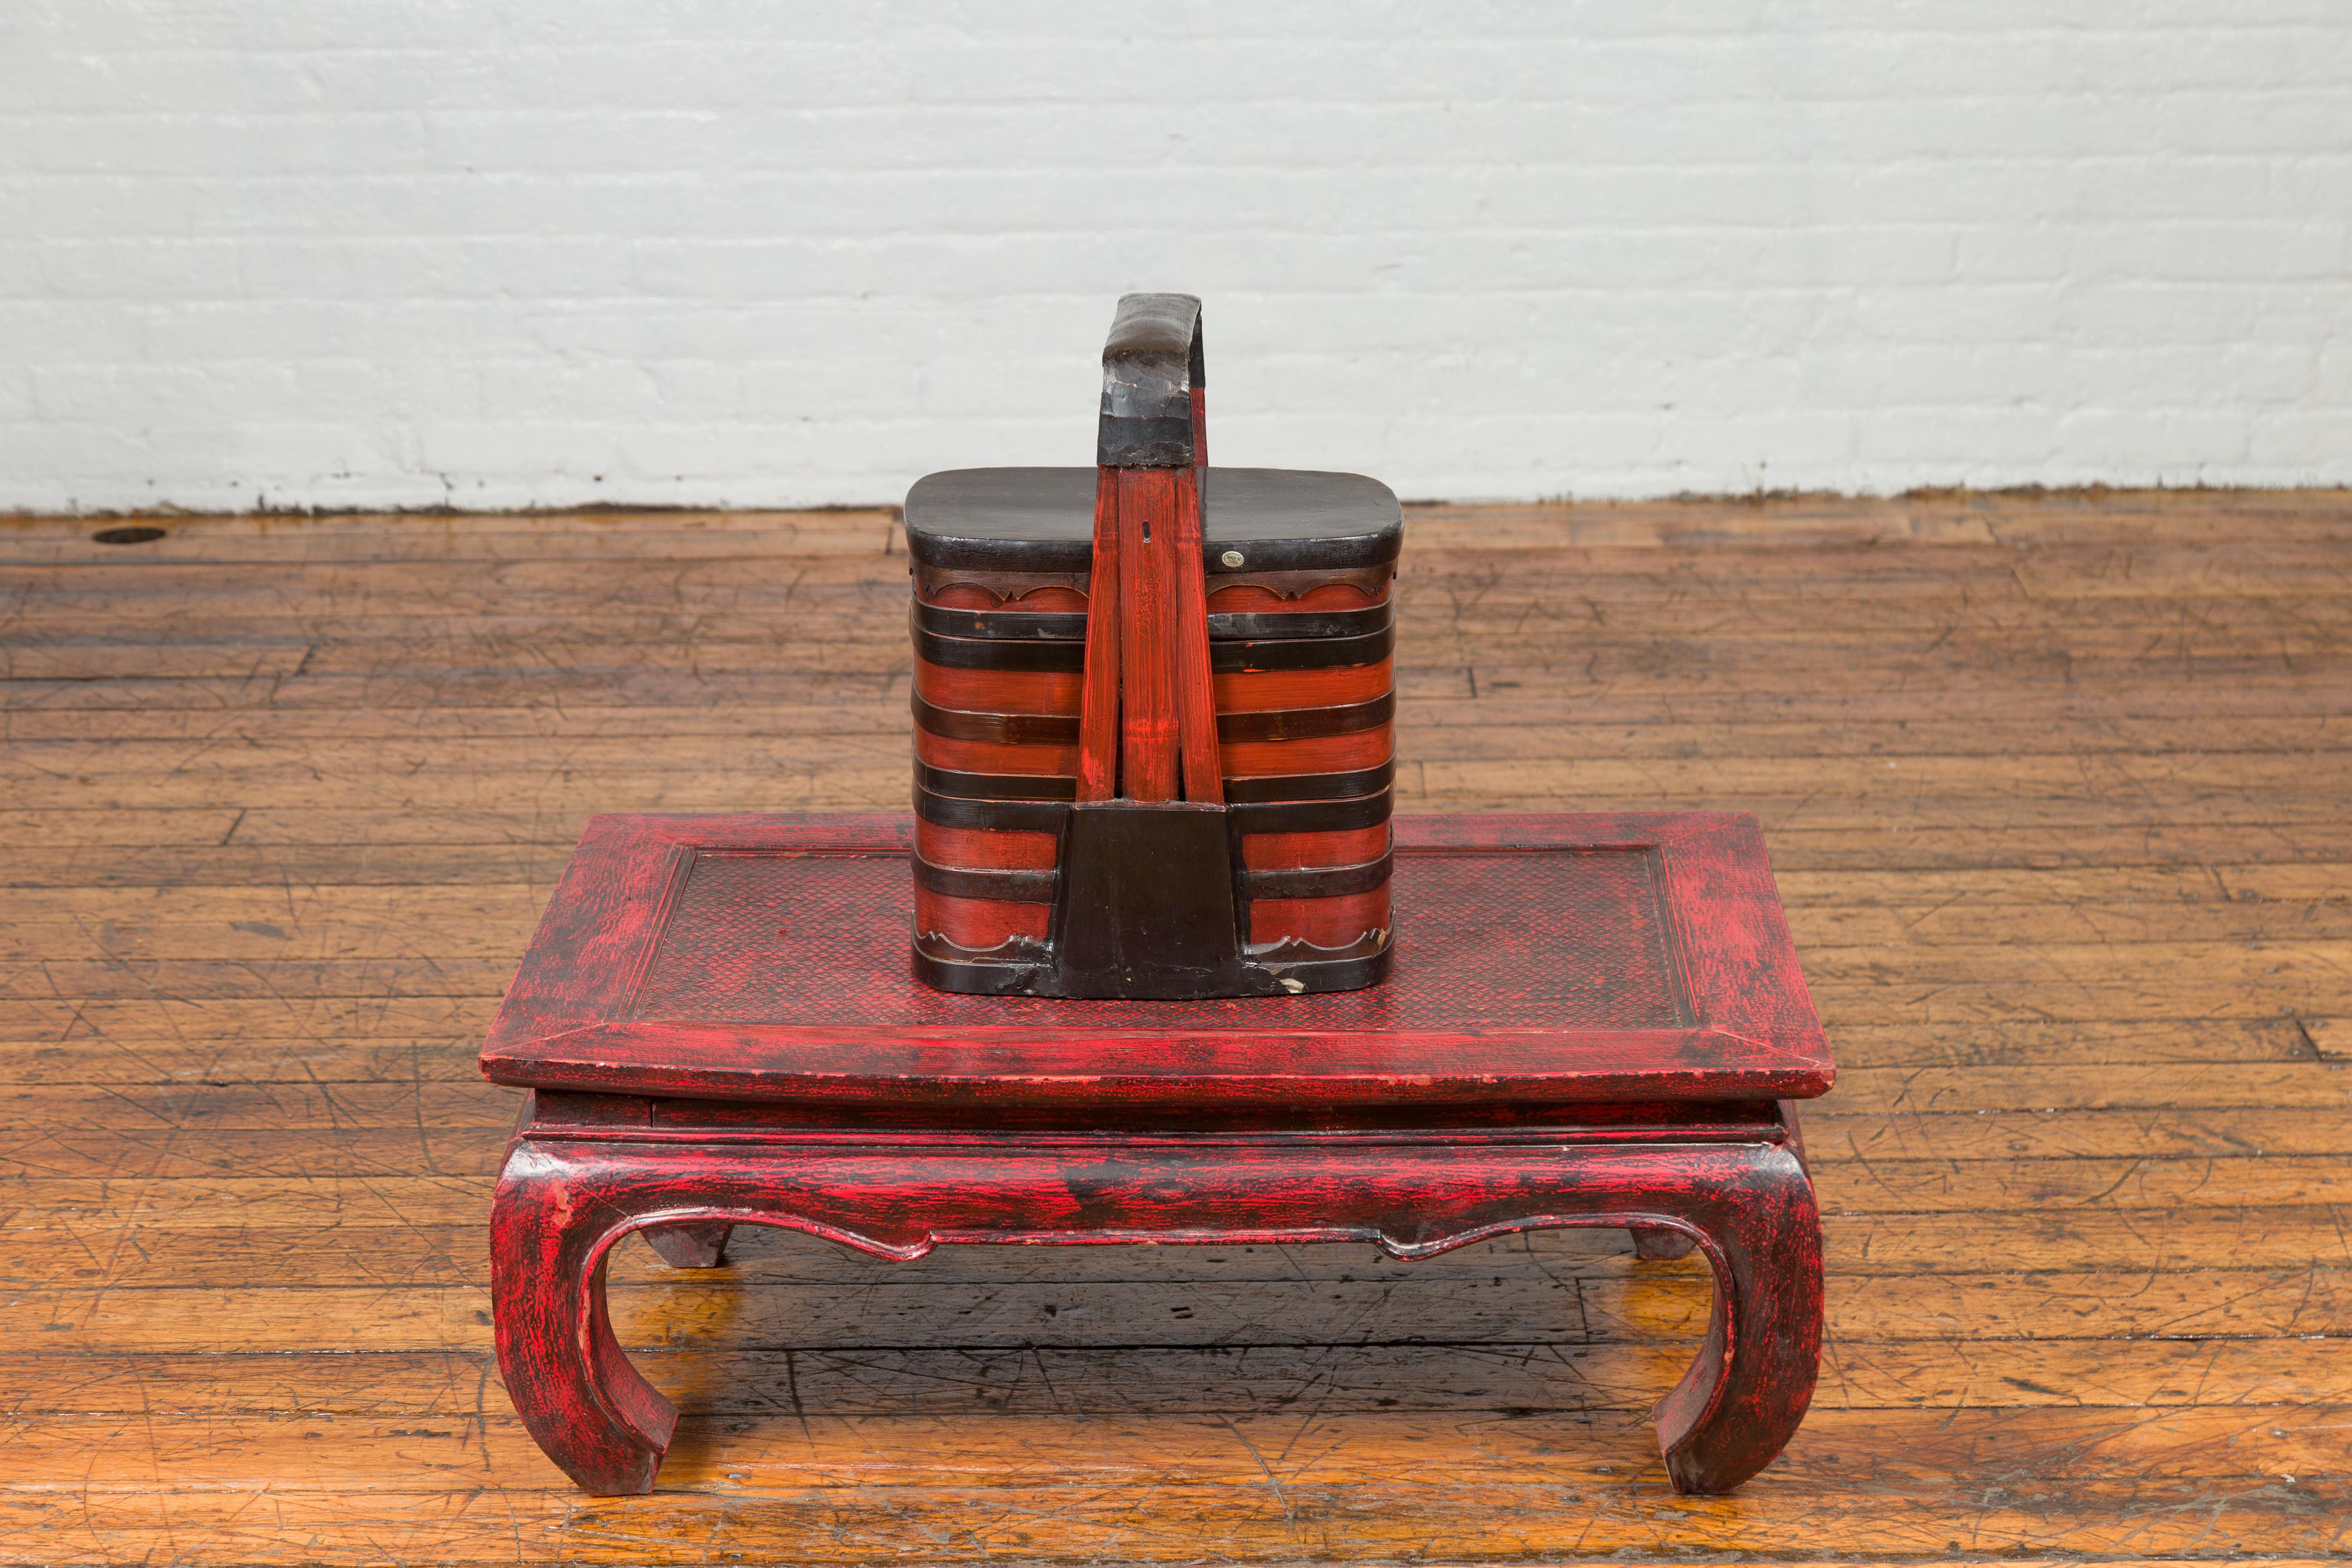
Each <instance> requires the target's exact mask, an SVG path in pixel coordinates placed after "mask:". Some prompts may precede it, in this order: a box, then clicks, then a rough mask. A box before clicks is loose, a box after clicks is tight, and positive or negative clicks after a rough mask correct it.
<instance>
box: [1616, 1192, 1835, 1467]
mask: <svg viewBox="0 0 2352 1568" xmlns="http://www.w3.org/2000/svg"><path fill="white" fill-rule="evenodd" d="M1681 1217H1683V1218H1685V1220H1687V1221H1688V1222H1689V1223H1690V1225H1691V1226H1692V1228H1693V1230H1694V1232H1695V1233H1696V1240H1697V1245H1698V1246H1699V1247H1701V1248H1702V1249H1704V1251H1705V1252H1706V1259H1707V1262H1708V1263H1709V1265H1711V1266H1712V1267H1713V1268H1714V1270H1715V1307H1714V1310H1713V1311H1712V1312H1711V1313H1710V1314H1709V1316H1708V1321H1707V1330H1706V1342H1705V1343H1704V1344H1703V1345H1702V1346H1701V1347H1700V1349H1699V1354H1698V1359H1697V1361H1696V1362H1695V1363H1693V1364H1692V1366H1691V1369H1690V1371H1688V1372H1686V1373H1684V1374H1683V1378H1682V1381H1681V1382H1680V1383H1678V1384H1675V1386H1674V1388H1673V1389H1672V1390H1671V1391H1669V1392H1668V1394H1666V1396H1665V1397H1664V1399H1661V1400H1660V1401H1658V1404H1657V1407H1656V1411H1655V1413H1654V1415H1655V1420H1656V1422H1657V1427H1658V1448H1659V1450H1660V1452H1662V1453H1663V1454H1664V1456H1665V1460H1666V1473H1667V1475H1669V1476H1670V1477H1672V1478H1673V1480H1674V1484H1675V1490H1676V1491H1679V1492H1724V1491H1729V1490H1730V1489H1732V1488H1734V1487H1736V1486H1738V1485H1739V1483H1740V1482H1742V1481H1744V1480H1746V1479H1748V1477H1750V1476H1752V1475H1754V1474H1755V1473H1756V1472H1757V1471H1759V1470H1760V1469H1762V1468H1764V1467H1765V1466H1766V1465H1768V1464H1769V1463H1771V1462H1772V1459H1773V1458H1774V1456H1776V1455H1778V1454H1779V1453H1780V1450H1781V1448H1782V1447H1784V1446H1786V1445H1787V1443H1788V1441H1789V1439H1790V1436H1794V1435H1795V1433H1796V1430H1797V1424H1798V1423H1799V1422H1800V1421H1802V1420H1803V1419H1804V1415H1805V1407H1806V1405H1809V1404H1811V1401H1812V1397H1813V1380H1814V1378H1815V1376H1816V1375H1817V1374H1818V1373H1819V1371H1820V1363H1821V1348H1822V1227H1821V1214H1820V1210H1819V1209H1818V1208H1817V1207H1816V1206H1815V1205H1814V1203H1813V1189H1812V1184H1811V1182H1810V1181H1808V1180H1807V1179H1806V1176H1805V1172H1804V1168H1803V1166H1801V1164H1799V1163H1798V1161H1797V1158H1796V1156H1795V1154H1794V1153H1792V1152H1790V1151H1789V1150H1788V1149H1787V1148H1785V1147H1773V1146H1769V1145H1768V1146H1762V1147H1759V1148H1756V1149H1755V1150H1753V1152H1752V1163H1751V1166H1750V1168H1749V1169H1748V1170H1747V1171H1746V1172H1743V1173H1740V1175H1739V1179H1738V1180H1735V1181H1731V1182H1726V1183H1717V1184H1709V1185H1708V1186H1707V1187H1706V1188H1704V1189H1701V1190H1699V1191H1696V1192H1694V1193H1692V1194H1690V1199H1689V1201H1688V1203H1687V1204H1686V1205H1685V1207H1684V1209H1683V1213H1682V1215H1681Z"/></svg>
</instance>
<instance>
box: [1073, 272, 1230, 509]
mask: <svg viewBox="0 0 2352 1568" xmlns="http://www.w3.org/2000/svg"><path fill="white" fill-rule="evenodd" d="M1102 358H1103V393H1102V422H1101V424H1100V425H1099V426H1097V432H1096V436H1095V462H1096V463H1097V466H1099V467H1102V468H1205V467H1207V466H1208V461H1209V458H1208V452H1207V449H1206V443H1205V442H1204V441H1203V439H1202V436H1203V431H1202V427H1201V404H1202V389H1203V388H1204V387H1206V386H1207V385H1208V371H1207V369H1206V367H1205V365H1204V363H1203V362H1202V354H1201V301H1200V300H1198V299H1196V298H1195V297H1193V296H1192V295H1190V294H1128V295H1123V296H1121V298H1120V300H1119V301H1118V315H1117V316H1116V317H1114V318H1113V319H1112V321H1111V324H1110V340H1109V341H1108V342H1106V343H1104V344H1103V356H1102Z"/></svg>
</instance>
